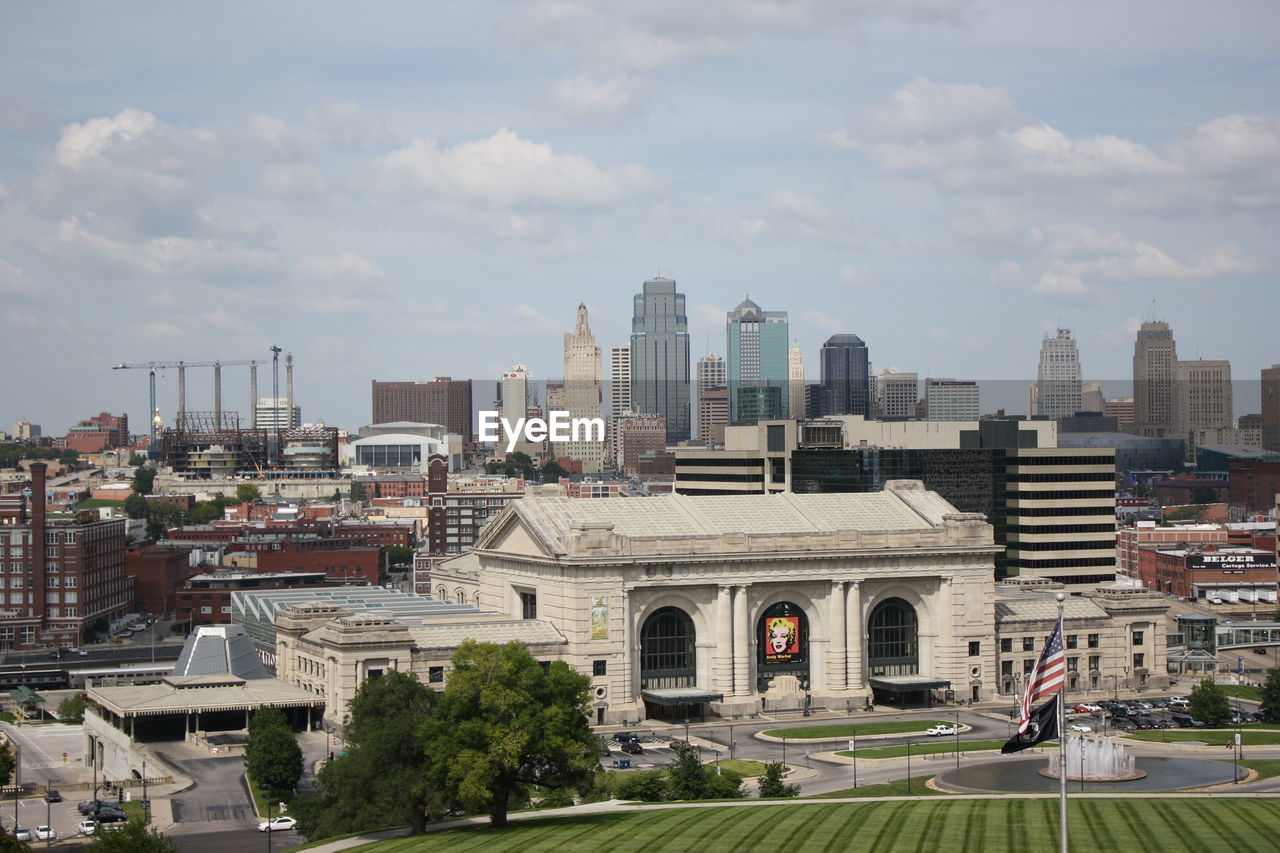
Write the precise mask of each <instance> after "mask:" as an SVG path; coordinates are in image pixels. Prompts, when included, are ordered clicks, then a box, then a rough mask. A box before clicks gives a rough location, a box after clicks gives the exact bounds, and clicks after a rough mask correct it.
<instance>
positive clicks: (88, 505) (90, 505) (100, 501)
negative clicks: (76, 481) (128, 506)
mask: <svg viewBox="0 0 1280 853" xmlns="http://www.w3.org/2000/svg"><path fill="white" fill-rule="evenodd" d="M109 506H111V507H114V506H124V501H112V500H107V499H106V498H89V499H88V500H87V501H80V503H78V504H76V509H77V510H82V509H102V508H103V507H109Z"/></svg>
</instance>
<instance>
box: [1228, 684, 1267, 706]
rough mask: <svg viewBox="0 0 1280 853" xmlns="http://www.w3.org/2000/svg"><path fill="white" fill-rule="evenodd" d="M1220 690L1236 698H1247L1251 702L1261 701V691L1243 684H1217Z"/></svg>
mask: <svg viewBox="0 0 1280 853" xmlns="http://www.w3.org/2000/svg"><path fill="white" fill-rule="evenodd" d="M1218 686H1219V687H1221V688H1222V692H1223V693H1225V694H1227V695H1228V696H1231V697H1233V698H1236V699H1248V700H1250V701H1251V702H1261V701H1262V691H1260V690H1259V689H1258V688H1256V687H1249V686H1248V685H1245V684H1219V685H1218Z"/></svg>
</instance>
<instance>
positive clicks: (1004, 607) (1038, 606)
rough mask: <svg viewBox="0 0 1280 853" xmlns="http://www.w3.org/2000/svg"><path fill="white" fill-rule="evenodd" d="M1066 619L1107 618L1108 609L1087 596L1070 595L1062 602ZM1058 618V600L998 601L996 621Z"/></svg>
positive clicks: (1038, 620)
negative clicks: (1104, 608) (1076, 596)
mask: <svg viewBox="0 0 1280 853" xmlns="http://www.w3.org/2000/svg"><path fill="white" fill-rule="evenodd" d="M1062 605H1063V610H1062V616H1063V618H1064V619H1106V618H1108V617H1107V611H1105V610H1103V609H1102V608H1101V607H1099V606H1098V605H1096V604H1094V603H1093V602H1092V601H1090V600H1089V599H1087V598H1075V597H1072V596H1069V597H1068V598H1067V600H1066V601H1064V602H1062ZM1057 618H1058V602H1056V601H1054V600H1052V599H1047V598H1026V599H1005V600H997V601H996V622H997V624H999V623H1008V622H1054V621H1056V620H1057Z"/></svg>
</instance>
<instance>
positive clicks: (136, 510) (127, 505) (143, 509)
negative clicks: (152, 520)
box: [124, 492, 148, 518]
mask: <svg viewBox="0 0 1280 853" xmlns="http://www.w3.org/2000/svg"><path fill="white" fill-rule="evenodd" d="M147 512H148V510H147V499H146V498H144V497H143V496H142V495H140V494H138V493H137V492H134V493H133V494H131V495H129V497H127V498H125V499H124V514H125V515H127V516H129V517H130V518H146V517H147Z"/></svg>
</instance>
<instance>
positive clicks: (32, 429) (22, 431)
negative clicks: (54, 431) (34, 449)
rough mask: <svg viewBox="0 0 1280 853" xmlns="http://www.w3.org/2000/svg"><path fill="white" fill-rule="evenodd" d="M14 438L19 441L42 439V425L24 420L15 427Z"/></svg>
mask: <svg viewBox="0 0 1280 853" xmlns="http://www.w3.org/2000/svg"><path fill="white" fill-rule="evenodd" d="M13 437H14V438H15V439H16V440H18V441H31V440H32V439H35V438H39V437H40V424H33V423H32V422H31V421H29V420H27V419H26V418H23V419H22V420H20V421H18V422H17V423H16V424H14V426H13Z"/></svg>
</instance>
